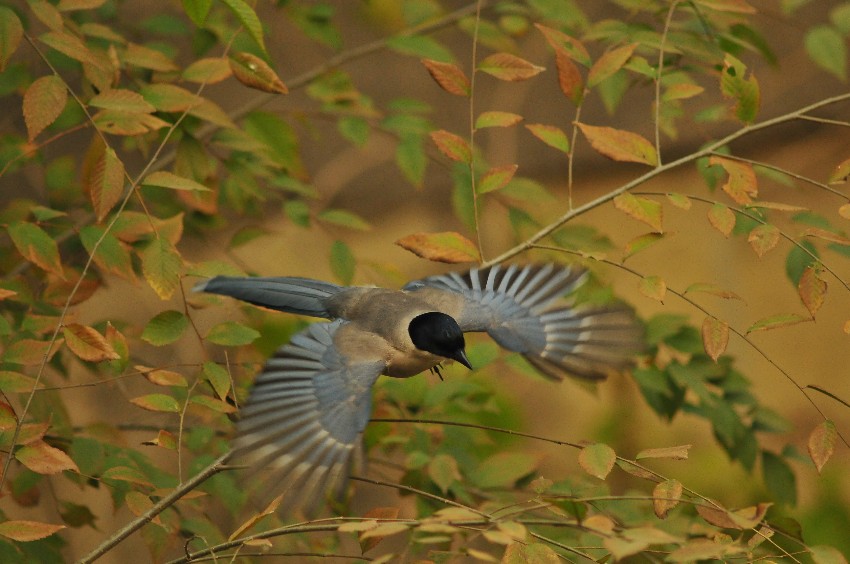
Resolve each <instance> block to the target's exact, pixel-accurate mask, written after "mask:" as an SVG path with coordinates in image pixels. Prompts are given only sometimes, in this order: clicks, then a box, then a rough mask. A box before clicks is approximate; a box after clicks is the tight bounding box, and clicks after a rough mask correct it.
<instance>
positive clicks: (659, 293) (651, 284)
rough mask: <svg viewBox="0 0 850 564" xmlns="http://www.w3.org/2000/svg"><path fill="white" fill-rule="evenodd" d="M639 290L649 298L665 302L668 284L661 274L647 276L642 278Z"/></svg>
mask: <svg viewBox="0 0 850 564" xmlns="http://www.w3.org/2000/svg"><path fill="white" fill-rule="evenodd" d="M638 290H640V293H641V294H643V295H644V296H646V297H647V298H649V299H651V300H656V301H659V302H662V303H663V302H664V296H665V295H666V294H667V284H666V283H665V282H664V280H662V279H661V277H660V276H645V277H643V278H642V279H641V281H640V285H639V286H638Z"/></svg>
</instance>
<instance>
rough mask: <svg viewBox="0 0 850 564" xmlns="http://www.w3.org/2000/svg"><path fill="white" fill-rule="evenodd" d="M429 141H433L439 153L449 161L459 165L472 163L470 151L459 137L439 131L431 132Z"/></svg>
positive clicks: (442, 130)
mask: <svg viewBox="0 0 850 564" xmlns="http://www.w3.org/2000/svg"><path fill="white" fill-rule="evenodd" d="M431 140H432V141H434V144H436V145H437V148H438V149H439V150H440V152H441V153H443V154H444V155H445V156H447V157H448V158H450V159H451V160H453V161H457V162H461V163H469V162H470V161H472V151H471V150H470V148H469V145H468V144H467V143H466V141H465V140H464V139H463V138H462V137H460V136H459V135H455V134H454V133H449V132H448V131H446V130H444V129H440V130H437V131H432V132H431Z"/></svg>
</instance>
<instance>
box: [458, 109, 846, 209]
mask: <svg viewBox="0 0 850 564" xmlns="http://www.w3.org/2000/svg"><path fill="white" fill-rule="evenodd" d="M521 121H522V116H521V115H518V114H512V113H510V112H498V111H491V112H481V114H480V115H479V116H478V118H477V119H476V120H475V129H484V128H486V127H510V126H512V125H516V124H518V123H519V122H521ZM848 205H850V204H848Z"/></svg>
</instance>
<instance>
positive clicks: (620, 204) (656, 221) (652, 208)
mask: <svg viewBox="0 0 850 564" xmlns="http://www.w3.org/2000/svg"><path fill="white" fill-rule="evenodd" d="M614 207H615V208H617V209H618V210H620V211H622V212H623V213H625V214H627V215H629V216H631V217H633V218H634V219H636V220H638V221H642V222H643V223H645V224H647V225H649V226H650V227H652V229H654V230H655V232H656V233H662V232H663V231H664V227H663V225H662V214H663V209H662V207H661V204H660V203H658V202H656V201H655V200H650V199H649V198H645V197H643V196H634V195H632V194H630V193H628V192H624V193H623V194H620V195H619V196H617V197H615V198H614Z"/></svg>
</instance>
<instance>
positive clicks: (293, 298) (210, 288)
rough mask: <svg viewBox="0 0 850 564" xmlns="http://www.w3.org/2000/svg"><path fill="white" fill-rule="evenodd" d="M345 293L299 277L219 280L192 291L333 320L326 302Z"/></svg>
mask: <svg viewBox="0 0 850 564" xmlns="http://www.w3.org/2000/svg"><path fill="white" fill-rule="evenodd" d="M343 289H344V287H343V286H337V285H336V284H331V283H330V282H322V281H321V280H312V279H310V278H299V277H295V276H279V277H271V278H240V277H233V276H216V277H215V278H210V279H209V280H206V281H204V282H201V283H199V284H197V285H196V286H195V287H194V288H193V289H192V290H193V291H195V292H207V293H209V294H221V295H222V296H230V297H231V298H236V299H238V300H242V301H243V302H248V303H250V304H254V305H258V306H262V307H267V308H269V309H275V310H278V311H285V312H288V313H297V314H301V315H309V316H312V317H324V318H326V319H330V318H331V314H330V313H329V312H328V310H327V305H326V303H327V302H326V300H327V298H329V297H331V296H333V295H334V294H336V293H337V292H339V291H341V290H343Z"/></svg>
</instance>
